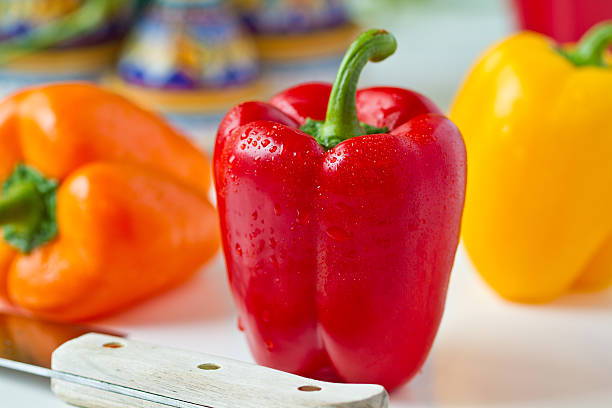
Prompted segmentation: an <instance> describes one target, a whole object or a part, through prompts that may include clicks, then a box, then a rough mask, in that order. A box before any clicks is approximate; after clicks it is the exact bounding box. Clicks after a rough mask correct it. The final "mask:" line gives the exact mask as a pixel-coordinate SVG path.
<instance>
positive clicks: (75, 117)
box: [0, 83, 219, 321]
mask: <svg viewBox="0 0 612 408" xmlns="http://www.w3.org/2000/svg"><path fill="white" fill-rule="evenodd" d="M209 173H210V164H209V162H208V159H207V158H206V157H205V155H204V154H203V153H202V152H200V151H199V150H198V149H196V148H195V147H194V146H193V145H192V144H191V143H190V142H189V141H188V140H187V139H185V138H184V137H183V136H181V135H180V134H179V133H177V132H176V131H175V130H173V129H172V128H171V127H170V126H169V125H167V124H166V123H165V122H164V121H163V120H162V119H161V118H160V117H158V116H157V115H155V114H153V113H151V112H148V111H146V110H144V109H141V108H140V107H138V106H136V105H134V104H133V103H131V102H129V101H128V100H126V99H124V98H122V97H121V96H118V95H116V94H113V93H111V92H108V91H105V90H103V89H101V88H98V87H96V86H93V85H88V84H84V83H69V84H57V85H48V86H43V87H37V88H30V89H28V90H25V91H23V92H21V93H18V94H16V95H13V96H12V97H9V98H8V99H6V100H5V101H3V102H2V103H0V178H1V179H2V180H4V184H3V187H2V195H1V196H0V224H2V225H3V233H4V242H0V294H4V296H5V297H7V298H8V299H9V300H10V301H11V302H13V303H14V304H16V305H18V306H21V307H23V308H25V309H27V310H29V311H31V312H32V313H34V314H36V315H40V316H43V317H46V318H50V319H54V320H64V321H74V320H82V319H87V318H92V317H98V316H101V315H105V314H108V313H110V312H113V311H116V310H118V309H121V308H124V307H126V306H128V305H131V304H133V303H135V302H138V301H140V300H143V299H145V298H147V297H150V296H152V295H154V294H156V293H158V292H161V291H163V290H165V289H168V288H170V287H172V286H174V285H176V284H178V283H180V282H182V281H184V280H185V279H187V278H188V277H189V276H190V275H192V274H193V273H194V272H195V271H197V270H198V269H199V268H200V267H201V266H202V265H203V264H204V263H205V262H206V261H207V260H208V259H210V258H211V257H212V256H213V254H214V253H215V252H216V251H217V249H218V246H219V236H218V231H217V216H216V212H215V210H214V208H213V206H212V205H211V204H210V203H209V202H208V201H207V199H206V193H207V192H208V189H209V187H210V175H209Z"/></svg>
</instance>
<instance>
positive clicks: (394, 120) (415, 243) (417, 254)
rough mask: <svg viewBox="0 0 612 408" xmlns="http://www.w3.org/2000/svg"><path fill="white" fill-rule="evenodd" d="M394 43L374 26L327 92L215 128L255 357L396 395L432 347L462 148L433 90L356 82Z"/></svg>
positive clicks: (448, 260)
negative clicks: (421, 91)
mask: <svg viewBox="0 0 612 408" xmlns="http://www.w3.org/2000/svg"><path fill="white" fill-rule="evenodd" d="M395 48H396V43H395V39H394V38H393V36H392V35H390V34H389V33H387V32H386V31H383V30H370V31H368V32H365V33H363V34H362V35H361V36H360V37H359V38H358V39H357V40H356V41H355V42H354V43H353V45H352V46H351V48H350V49H349V51H348V52H347V54H346V56H345V58H344V60H343V62H342V64H341V66H340V69H339V72H338V76H337V77H336V81H335V83H334V85H333V86H332V85H330V84H324V83H309V84H303V85H300V86H297V87H295V88H291V89H289V90H286V91H284V92H282V93H280V94H279V95H276V96H275V97H274V98H273V99H272V100H271V103H264V102H246V103H243V104H241V105H238V106H237V107H235V108H233V109H232V110H231V111H229V113H228V114H227V115H226V116H225V118H224V119H223V121H222V123H221V125H220V127H219V131H218V134H217V141H216V148H215V154H214V166H215V182H216V187H217V200H218V201H217V202H218V207H219V213H220V217H221V228H222V231H223V234H222V235H223V247H224V251H225V258H226V262H227V269H228V274H229V280H230V284H231V288H232V291H233V294H234V298H235V300H236V303H237V305H238V309H239V314H240V322H241V323H240V324H241V326H242V327H243V328H244V330H246V334H247V338H248V342H249V345H250V348H251V350H252V352H253V354H254V356H255V359H256V360H257V361H258V362H259V363H260V364H263V365H266V366H270V367H274V368H277V369H281V370H285V371H289V372H293V373H297V374H300V375H303V376H307V377H312V378H318V379H326V380H335V381H347V382H367V383H379V384H382V385H384V386H385V387H387V389H393V388H395V387H397V386H398V385H400V384H402V383H403V382H405V381H407V380H408V379H410V378H411V377H412V376H413V375H414V374H415V373H416V372H417V371H418V370H419V368H420V367H421V365H422V364H423V362H424V360H425V358H426V356H427V354H428V352H429V349H430V347H431V345H432V342H433V339H434V337H435V335H436V332H437V329H438V325H439V323H440V318H441V317H442V312H443V309H444V302H445V298H446V290H447V285H448V279H449V274H450V270H451V266H452V263H453V258H454V254H455V251H456V249H457V243H458V239H459V226H460V219H461V213H462V209H463V200H464V194H465V176H466V162H465V147H464V144H463V139H462V137H461V134H460V133H459V131H458V130H457V128H456V127H455V125H454V124H453V123H452V122H451V121H450V120H449V119H447V118H446V117H444V116H443V115H442V114H441V113H440V111H439V110H438V108H436V106H435V105H434V104H433V103H432V102H431V101H429V100H428V99H427V98H425V97H424V96H422V95H420V94H417V93H415V92H412V91H409V90H406V89H401V88H368V89H362V90H360V91H358V92H356V87H357V81H358V77H359V74H360V72H361V70H362V69H363V67H364V65H365V64H366V62H367V61H368V60H370V61H380V60H382V59H384V58H386V57H387V56H389V55H391V54H392V53H393V52H394V51H395ZM328 101H329V104H328ZM298 126H301V128H298ZM300 129H302V130H300Z"/></svg>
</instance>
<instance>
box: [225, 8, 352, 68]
mask: <svg viewBox="0 0 612 408" xmlns="http://www.w3.org/2000/svg"><path fill="white" fill-rule="evenodd" d="M235 3H236V7H237V8H238V10H239V11H240V13H241V16H242V19H243V21H244V22H245V24H246V26H247V27H248V28H249V29H250V30H251V32H252V33H253V34H254V35H255V40H256V43H257V47H258V50H259V53H260V55H261V57H262V58H263V59H264V60H268V61H275V62H284V61H287V60H305V59H311V58H320V57H326V56H330V55H336V54H338V53H342V52H344V50H345V49H346V47H347V46H348V44H350V42H351V41H352V40H353V39H354V37H355V36H356V35H357V29H356V27H355V26H354V25H353V24H352V23H351V20H350V17H349V13H348V10H347V7H346V6H345V4H344V2H343V1H342V0H235Z"/></svg>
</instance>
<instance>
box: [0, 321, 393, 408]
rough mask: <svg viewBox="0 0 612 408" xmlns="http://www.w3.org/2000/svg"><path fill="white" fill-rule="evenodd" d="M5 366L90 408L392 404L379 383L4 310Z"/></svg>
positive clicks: (0, 363)
mask: <svg viewBox="0 0 612 408" xmlns="http://www.w3.org/2000/svg"><path fill="white" fill-rule="evenodd" d="M0 367H6V368H9V369H14V370H19V371H24V372H28V373H30V374H34V375H39V376H44V377H49V378H50V379H51V389H52V390H53V392H54V393H55V394H56V395H57V396H58V397H59V398H60V399H62V400H63V401H65V402H67V403H69V404H72V405H76V406H80V407H91V408H128V407H139V408H140V407H143V408H144V407H146V408H149V407H156V408H165V407H177V408H203V407H204V408H262V407H279V408H280V407H283V408H285V407H292V408H331V407H334V408H386V407H387V405H388V395H387V392H386V391H385V389H384V388H383V387H382V386H380V385H374V384H340V383H330V382H325V381H316V380H311V379H308V378H304V377H300V376H297V375H293V374H288V373H285V372H282V371H278V370H274V369H271V368H266V367H262V366H258V365H255V364H249V363H244V362H241V361H237V360H232V359H228V358H224V357H219V356H213V355H209V354H204V353H194V352H190V351H184V350H179V349H175V348H170V347H164V346H156V345H151V344H147V343H143V342H139V341H134V340H129V339H127V338H125V337H122V336H121V335H120V334H118V333H114V332H110V331H107V330H101V329H97V328H93V327H88V326H81V325H72V324H65V323H53V322H45V321H42V320H36V319H32V318H29V317H25V316H19V315H13V314H6V313H4V314H3V313H0Z"/></svg>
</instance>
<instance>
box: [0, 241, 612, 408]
mask: <svg viewBox="0 0 612 408" xmlns="http://www.w3.org/2000/svg"><path fill="white" fill-rule="evenodd" d="M97 324H99V325H103V326H105V327H113V328H115V329H119V330H121V331H124V332H126V333H128V334H129V336H130V337H131V338H133V339H137V340H143V341H147V342H152V343H157V344H163V345H168V346H172V347H179V348H184V349H189V350H194V351H203V352H207V353H211V354H217V355H222V356H227V357H232V358H236V359H240V360H244V361H252V359H251V357H250V355H249V351H248V348H247V346H246V342H245V340H244V336H243V334H242V333H241V332H240V331H238V329H237V327H236V314H235V310H234V307H233V304H232V301H231V298H230V296H229V288H228V287H227V283H226V279H225V271H224V268H223V263H222V261H221V258H220V257H218V258H217V259H216V260H215V261H214V262H212V263H211V265H209V266H208V267H207V268H206V270H204V271H203V272H202V273H201V274H199V275H198V276H197V277H195V278H194V279H193V280H191V281H190V282H188V283H187V284H185V285H183V286H182V287H180V288H178V289H176V290H174V291H173V292H171V293H167V294H165V295H163V296H161V297H158V298H157V299H154V300H151V301H149V302H147V303H144V304H142V305H140V306H138V307H136V308H134V309H132V310H130V311H128V312H126V313H123V314H122V315H119V316H116V317H114V318H111V319H107V320H104V321H100V322H98V323H97ZM611 344H612V290H608V291H604V292H600V293H596V294H590V295H568V296H565V297H563V298H562V299H560V300H559V301H557V302H554V303H552V304H548V305H541V306H525V305H517V304H512V303H509V302H506V301H503V300H501V299H500V298H498V297H497V296H496V295H495V294H494V293H493V292H492V291H491V290H490V289H489V288H488V287H486V286H485V285H484V284H483V283H482V281H481V280H480V278H479V277H478V276H477V275H476V273H475V272H474V271H473V269H472V267H471V265H470V263H469V261H468V260H467V258H466V256H465V254H464V252H463V251H462V250H460V252H459V253H458V256H457V259H456V262H455V268H454V270H453V275H452V279H451V284H450V288H449V296H448V302H447V306H446V312H445V315H444V318H443V320H442V325H441V327H440V331H439V333H438V337H437V338H436V342H435V344H434V348H433V350H432V352H431V354H430V356H429V358H428V360H427V362H426V364H425V366H424V368H423V370H422V372H421V374H419V375H418V376H417V377H416V378H414V380H413V381H412V382H410V383H409V384H407V385H406V386H404V387H402V388H400V389H399V390H398V391H396V392H395V393H393V394H392V395H391V405H390V406H391V408H416V407H473V408H477V407H504V408H510V407H572V408H574V407H577V406H580V407H610V406H612V353H611V352H610V345H611ZM0 395H2V399H1V400H0V401H1V403H0V406H2V407H3V408H4V407H6V408H22V407H23V408H26V407H27V408H30V407H41V408H43V407H45V408H46V407H48V408H56V407H57V408H59V407H66V405H64V404H63V403H62V402H60V401H59V400H57V399H55V397H54V396H53V394H52V393H51V391H50V389H49V381H48V380H45V379H41V378H38V377H34V376H30V375H27V374H20V373H16V372H13V371H10V370H7V369H0Z"/></svg>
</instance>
